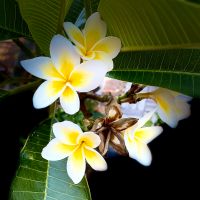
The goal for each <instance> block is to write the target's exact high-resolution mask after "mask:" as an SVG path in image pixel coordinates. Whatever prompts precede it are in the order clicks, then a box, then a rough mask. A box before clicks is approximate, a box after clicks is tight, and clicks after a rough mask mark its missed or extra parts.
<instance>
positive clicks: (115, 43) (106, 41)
mask: <svg viewBox="0 0 200 200" xmlns="http://www.w3.org/2000/svg"><path fill="white" fill-rule="evenodd" d="M120 49H121V41H120V39H119V38H117V37H113V36H108V37H105V38H103V39H101V40H100V41H98V42H97V43H96V44H95V46H94V47H93V48H92V51H103V52H105V53H106V54H107V55H108V56H109V57H110V58H111V59H113V58H115V57H116V56H117V55H118V54H119V52H120Z"/></svg>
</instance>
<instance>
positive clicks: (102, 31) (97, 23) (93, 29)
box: [83, 12, 106, 50]
mask: <svg viewBox="0 0 200 200" xmlns="http://www.w3.org/2000/svg"><path fill="white" fill-rule="evenodd" d="M83 33H84V35H85V39H86V45H87V49H88V50H90V49H91V48H92V47H93V46H94V44H95V43H96V42H98V41H99V40H100V39H102V38H104V37H105V36H106V24H105V22H104V21H102V20H101V18H100V14H99V13H98V12H96V13H93V14H92V15H91V16H90V17H89V18H88V19H87V21H86V24H85V28H84V30H83Z"/></svg>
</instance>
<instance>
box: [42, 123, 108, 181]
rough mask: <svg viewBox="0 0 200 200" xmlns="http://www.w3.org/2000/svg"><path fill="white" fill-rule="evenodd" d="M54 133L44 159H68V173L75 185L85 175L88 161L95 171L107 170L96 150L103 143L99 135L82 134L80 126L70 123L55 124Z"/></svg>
mask: <svg viewBox="0 0 200 200" xmlns="http://www.w3.org/2000/svg"><path fill="white" fill-rule="evenodd" d="M53 132H54V135H55V138H54V139H53V140H51V141H50V142H49V144H48V145H47V146H46V147H45V148H44V149H43V151H42V157H43V158H45V159H47V160H50V161H56V160H61V159H64V158H66V157H68V161H67V172H68V175H69V177H70V178H71V179H72V181H73V182H74V183H75V184H77V183H79V182H80V181H81V180H82V178H83V176H84V174H85V169H86V161H87V163H88V164H89V165H90V166H91V167H92V168H93V169H94V170H98V171H103V170H106V169H107V164H106V161H105V160H104V158H103V157H102V156H101V155H100V154H99V153H98V152H97V151H96V150H94V148H96V147H98V146H99V144H100V142H101V140H100V137H99V136H98V135H97V134H95V133H93V132H82V130H81V129H80V127H79V126H78V125H76V124H74V123H72V122H70V121H63V122H58V123H55V124H54V125H53ZM85 160H86V161H85Z"/></svg>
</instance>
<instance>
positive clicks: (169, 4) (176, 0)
mask: <svg viewBox="0 0 200 200" xmlns="http://www.w3.org/2000/svg"><path fill="white" fill-rule="evenodd" d="M110 8H112V9H110ZM99 11H100V12H101V15H102V17H103V19H104V20H105V21H106V23H107V25H108V28H109V33H110V34H111V35H115V36H118V37H119V38H120V39H121V41H122V44H123V48H122V51H136V50H155V49H166V48H167V49H168V48H170V49H172V48H173V49H174V48H175V49H176V48H183V47H188V48H189V47H200V34H199V32H200V21H199V20H198V19H199V18H200V6H199V5H198V4H193V3H190V2H186V1H180V0H141V1H138V0H126V1H124V0H118V1H115V0H101V1H100V5H99Z"/></svg>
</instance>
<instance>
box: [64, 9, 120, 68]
mask: <svg viewBox="0 0 200 200" xmlns="http://www.w3.org/2000/svg"><path fill="white" fill-rule="evenodd" d="M64 29H65V31H66V33H67V35H68V37H69V38H70V40H71V41H72V42H73V43H74V44H75V46H76V50H77V52H78V53H79V54H80V55H81V58H82V59H83V60H103V61H104V62H105V63H106V64H107V67H108V71H110V70H112V68H113V61H112V59H113V58H115V57H116V56H117V55H118V53H119V51H120V49H121V42H120V39H119V38H117V37H113V36H108V37H106V32H107V28H106V24H105V22H104V21H102V20H101V18H100V14H99V13H98V12H96V13H93V14H92V15H91V16H90V17H89V18H88V19H87V21H86V24H85V27H84V29H83V31H81V30H80V29H79V28H78V27H76V26H75V25H74V24H72V23H71V22H65V23H64Z"/></svg>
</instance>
